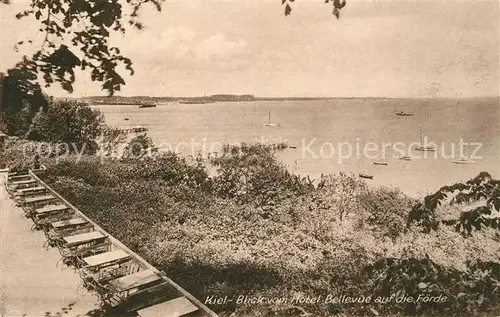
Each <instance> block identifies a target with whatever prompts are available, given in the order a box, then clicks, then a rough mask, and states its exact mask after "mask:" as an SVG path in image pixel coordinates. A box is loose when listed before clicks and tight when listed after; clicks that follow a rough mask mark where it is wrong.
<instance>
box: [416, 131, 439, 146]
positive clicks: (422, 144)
mask: <svg viewBox="0 0 500 317" xmlns="http://www.w3.org/2000/svg"><path fill="white" fill-rule="evenodd" d="M415 150H417V151H422V152H435V151H437V149H436V148H435V147H434V146H433V145H427V144H424V138H423V137H422V126H420V145H417V146H416V147H415Z"/></svg>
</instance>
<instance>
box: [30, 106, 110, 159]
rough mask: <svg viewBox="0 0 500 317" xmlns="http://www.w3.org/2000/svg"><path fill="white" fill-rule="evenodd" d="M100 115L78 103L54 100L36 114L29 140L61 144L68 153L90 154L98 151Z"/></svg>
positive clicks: (101, 116) (100, 127)
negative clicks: (67, 148)
mask: <svg viewBox="0 0 500 317" xmlns="http://www.w3.org/2000/svg"><path fill="white" fill-rule="evenodd" d="M103 123H104V116H103V115H102V114H101V112H100V111H99V110H96V109H92V108H90V106H89V105H87V104H86V103H83V102H79V101H69V100H65V101H58V102H52V103H50V104H49V105H48V107H47V109H46V110H43V111H40V112H39V113H38V114H37V115H36V116H35V118H34V119H33V123H32V125H31V127H30V130H29V132H28V133H27V138H28V139H29V140H33V141H44V142H51V143H64V144H67V145H68V146H69V151H70V152H79V153H84V154H94V153H96V151H97V149H98V144H97V142H96V141H97V138H98V137H99V136H100V135H101V132H102V129H103Z"/></svg>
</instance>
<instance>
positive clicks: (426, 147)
mask: <svg viewBox="0 0 500 317" xmlns="http://www.w3.org/2000/svg"><path fill="white" fill-rule="evenodd" d="M415 150H417V151H422V152H435V151H436V148H435V147H434V146H431V145H419V146H417V147H415Z"/></svg>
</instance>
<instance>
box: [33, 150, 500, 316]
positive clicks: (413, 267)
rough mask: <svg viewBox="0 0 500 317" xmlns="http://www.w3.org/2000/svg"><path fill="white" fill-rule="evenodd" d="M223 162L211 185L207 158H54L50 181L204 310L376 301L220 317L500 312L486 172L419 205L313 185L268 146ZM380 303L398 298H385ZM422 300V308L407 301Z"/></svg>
mask: <svg viewBox="0 0 500 317" xmlns="http://www.w3.org/2000/svg"><path fill="white" fill-rule="evenodd" d="M211 164H212V165H215V166H216V167H217V168H218V174H217V176H216V177H213V178H210V177H209V176H208V173H207V168H206V166H205V163H204V161H203V160H202V159H201V158H198V159H195V160H193V161H187V160H186V159H184V158H182V157H179V156H177V155H176V154H173V153H167V154H163V155H157V156H155V158H141V159H134V158H127V159H124V160H104V161H101V160H100V158H97V157H93V156H89V157H86V158H85V159H84V160H80V161H78V162H76V161H75V160H73V159H68V160H65V161H62V162H58V163H57V164H56V163H55V162H54V161H50V160H48V161H47V162H46V165H47V166H48V169H47V171H46V172H44V174H43V175H41V176H42V178H43V179H44V180H45V181H47V182H48V183H49V184H50V185H51V186H53V187H54V188H55V189H56V190H57V191H59V192H60V193H61V194H62V195H63V196H65V197H66V198H67V199H68V200H69V201H70V202H72V203H73V204H75V205H76V206H77V207H78V208H80V209H81V210H82V211H83V212H85V213H86V214H87V215H88V216H89V217H91V218H92V219H94V220H95V221H96V222H97V223H98V224H99V225H101V226H102V227H103V228H105V230H107V231H109V232H110V233H111V234H113V235H114V236H116V237H117V238H118V239H120V240H121V241H123V242H124V243H125V244H126V245H128V246H129V247H130V248H132V249H133V250H135V251H137V252H138V253H140V254H141V255H142V256H144V257H145V258H146V259H147V260H148V261H150V262H151V263H152V264H153V265H155V266H156V267H158V268H159V269H161V270H164V271H165V272H166V273H167V274H169V275H170V276H171V277H172V278H173V279H174V280H175V281H176V282H178V283H179V284H181V285H182V286H183V287H185V288H186V289H187V290H189V291H190V292H192V293H193V294H194V295H195V296H197V297H198V298H200V299H201V300H202V301H204V300H205V298H206V297H207V296H212V295H216V296H221V297H224V296H229V297H233V296H234V297H236V296H238V295H249V296H250V295H256V296H265V297H267V298H288V299H292V298H294V297H295V298H298V297H305V296H311V297H314V296H316V297H317V296H322V298H326V297H327V296H328V295H330V296H341V295H346V296H352V297H360V296H364V297H368V296H371V297H372V298H373V299H372V301H371V302H370V303H343V304H342V303H340V304H339V303H336V304H335V303H324V301H320V302H319V303H302V302H301V303H297V302H291V301H290V300H289V301H288V302H286V301H281V302H278V303H274V302H273V303H266V302H263V303H259V304H236V302H235V301H233V302H229V303H226V304H224V305H217V304H213V305H210V306H211V308H213V309H214V310H215V311H217V312H219V313H221V315H230V314H233V313H234V314H235V315H236V316H248V315H258V316H303V315H304V314H305V313H310V314H313V315H316V316H326V315H348V316H374V315H394V314H396V315H411V316H419V315H426V316H432V315H434V316H442V315H449V316H458V315H472V314H479V313H482V314H485V315H491V316H494V315H496V314H497V313H498V308H499V307H498V303H500V258H499V254H500V253H499V251H500V243H499V241H500V238H499V237H500V235H499V233H500V229H499V226H498V223H499V213H498V208H499V191H500V187H499V182H498V181H496V180H493V179H492V178H491V177H490V176H489V175H488V174H487V173H481V174H480V175H478V177H476V178H475V179H472V180H470V181H469V182H467V183H465V184H455V185H452V186H444V187H443V188H441V189H440V190H439V191H438V192H436V193H435V194H433V195H430V196H428V197H426V198H425V199H424V200H423V201H421V202H420V201H415V200H413V199H410V198H408V197H407V196H405V195H404V194H403V193H401V192H399V191H397V190H394V189H388V188H370V187H368V186H366V184H365V183H364V182H363V181H360V180H359V179H357V178H356V177H354V176H353V175H347V174H339V175H327V176H323V177H322V179H321V180H319V181H318V182H316V183H313V182H312V180H310V179H307V178H305V179H304V178H300V177H298V176H296V175H292V174H290V173H289V172H288V171H287V170H286V169H285V167H284V166H283V164H281V163H280V162H279V161H278V160H276V158H275V156H274V154H273V150H272V149H271V147H268V146H264V145H245V144H243V145H242V146H226V147H225V148H224V151H223V153H222V156H219V157H218V158H217V159H214V160H213V161H212V162H211ZM314 184H316V185H314ZM378 296H380V297H381V298H391V300H390V302H385V303H384V302H381V301H379V302H375V298H377V297H378ZM391 296H392V297H391ZM410 296H411V297H413V298H415V299H416V298H418V297H419V296H421V298H422V300H420V301H413V302H407V301H404V300H402V299H404V298H408V297H410ZM426 296H427V297H426ZM431 296H434V297H432V298H435V297H437V296H441V297H443V296H445V300H444V301H441V302H434V301H433V300H431V299H432V298H431ZM396 299H400V300H399V301H398V300H396ZM425 299H427V301H425Z"/></svg>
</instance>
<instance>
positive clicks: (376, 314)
mask: <svg viewBox="0 0 500 317" xmlns="http://www.w3.org/2000/svg"><path fill="white" fill-rule="evenodd" d="M370 310H371V312H372V313H373V314H374V315H375V316H378V315H379V313H378V311H376V310H375V309H373V308H371V307H370Z"/></svg>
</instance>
